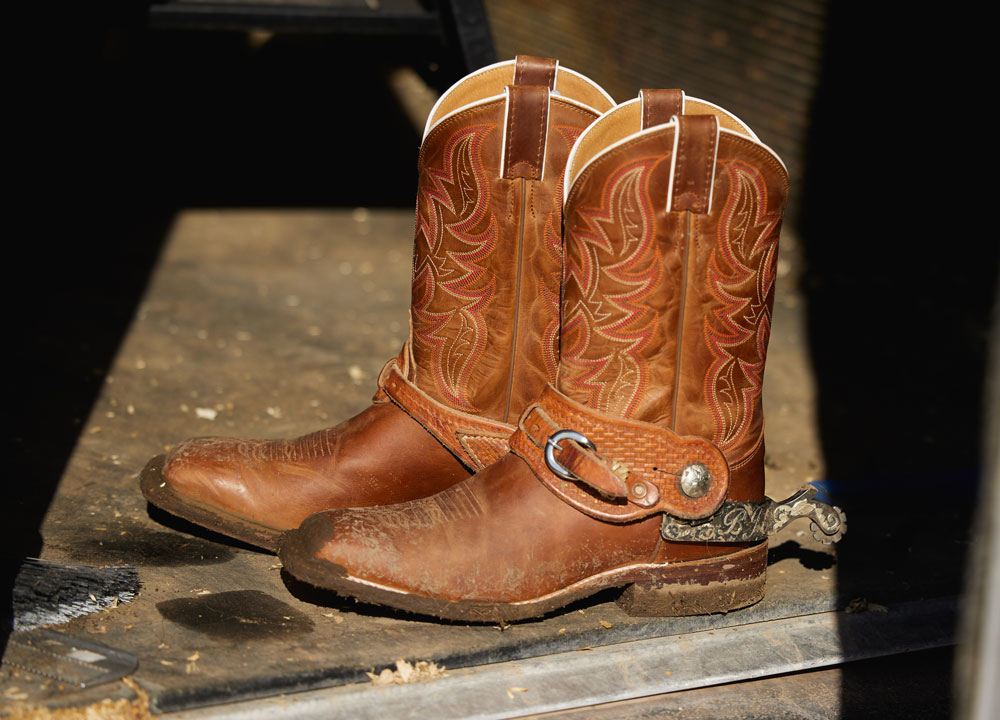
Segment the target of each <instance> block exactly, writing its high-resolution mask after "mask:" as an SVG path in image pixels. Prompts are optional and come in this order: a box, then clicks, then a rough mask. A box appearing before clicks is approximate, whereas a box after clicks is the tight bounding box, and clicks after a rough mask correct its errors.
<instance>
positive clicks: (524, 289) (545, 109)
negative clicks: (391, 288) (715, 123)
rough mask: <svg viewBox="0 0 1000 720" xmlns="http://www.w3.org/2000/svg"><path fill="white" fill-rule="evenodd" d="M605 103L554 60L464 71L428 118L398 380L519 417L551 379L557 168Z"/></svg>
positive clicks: (464, 407)
mask: <svg viewBox="0 0 1000 720" xmlns="http://www.w3.org/2000/svg"><path fill="white" fill-rule="evenodd" d="M612 105H613V102H612V101H611V99H610V98H609V97H608V96H607V94H606V93H604V91H603V90H601V89H600V88H599V87H598V86H597V85H595V84H594V83H592V82H591V81H589V80H587V79H586V78H584V77H582V76H580V75H578V74H576V73H573V72H572V71H569V70H565V69H562V68H559V67H558V65H557V64H556V63H555V61H544V60H540V59H535V58H525V57H519V58H518V59H517V60H516V61H510V62H504V63H498V64H497V65H493V66H490V67H488V68H485V69H483V70H481V71H479V72H477V73H474V74H473V75H471V76H469V77H467V78H465V79H464V80H462V81H461V82H459V83H458V84H457V85H455V86H454V87H453V88H451V89H450V90H449V91H448V92H447V93H445V95H444V96H442V98H441V100H440V101H439V102H438V103H437V105H436V106H435V107H434V109H433V111H432V112H431V115H430V117H429V118H428V122H427V128H426V131H425V136H424V141H423V143H422V146H421V150H420V159H419V166H418V167H419V188H418V196H417V211H416V223H415V225H416V228H415V239H414V257H413V291H412V292H413V294H412V306H411V308H412V309H411V321H412V332H411V337H410V343H409V350H410V353H411V355H410V357H408V358H406V360H407V362H405V363H401V364H403V365H405V366H406V379H407V380H409V381H410V382H412V383H413V384H415V385H416V386H417V387H418V388H420V390H422V391H423V392H424V393H426V394H427V395H429V396H430V397H431V398H432V399H433V400H435V401H437V402H439V403H442V404H443V405H445V406H446V407H448V408H451V409H453V410H458V411H461V412H465V413H471V414H476V415H479V416H482V417H485V418H489V419H492V420H496V421H499V422H502V423H508V422H513V421H514V420H515V419H516V418H517V417H518V415H519V414H520V413H521V411H522V410H523V409H524V407H525V406H526V405H527V404H528V403H529V402H530V401H532V400H533V399H534V398H535V397H536V396H537V395H538V393H539V392H540V391H541V389H542V388H543V387H544V386H545V384H546V383H548V382H552V381H554V379H555V373H556V368H557V357H558V343H559V339H558V338H559V286H560V280H561V274H562V238H561V228H562V190H563V188H562V179H563V171H564V168H565V165H566V160H567V157H568V156H569V152H570V149H571V148H572V146H573V144H574V142H575V141H576V139H577V137H578V136H579V135H580V133H581V132H582V131H583V130H584V128H586V127H587V126H588V125H590V123H591V122H593V120H594V119H596V118H597V117H598V115H600V113H602V112H604V111H605V110H608V109H610V107H612Z"/></svg>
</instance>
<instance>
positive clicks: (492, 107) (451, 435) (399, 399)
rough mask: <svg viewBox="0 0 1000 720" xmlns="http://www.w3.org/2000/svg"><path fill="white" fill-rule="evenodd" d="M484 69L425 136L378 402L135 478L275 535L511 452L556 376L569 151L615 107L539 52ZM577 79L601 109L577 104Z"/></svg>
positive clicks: (211, 448) (400, 495)
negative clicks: (403, 304)
mask: <svg viewBox="0 0 1000 720" xmlns="http://www.w3.org/2000/svg"><path fill="white" fill-rule="evenodd" d="M479 77H483V78H489V82H488V83H485V85H488V87H489V90H488V93H489V94H488V96H481V94H482V93H480V96H477V95H474V94H472V92H471V91H470V90H469V89H468V88H467V87H465V86H464V85H465V84H467V83H464V82H463V83H459V84H458V85H456V87H455V88H453V90H452V91H449V93H450V95H455V96H459V97H461V98H462V102H464V103H465V104H464V105H462V106H459V107H457V108H450V107H449V108H448V109H447V111H441V110H438V112H441V113H443V114H442V116H441V117H440V118H437V119H436V122H435V123H434V124H433V127H431V128H430V129H429V131H428V132H427V135H426V137H425V138H424V141H423V143H422V145H421V150H420V156H419V160H418V171H419V180H418V191H417V210H416V222H415V240H414V262H413V276H412V288H413V290H412V305H411V335H410V338H409V340H408V341H407V343H406V345H405V346H404V348H403V349H402V351H401V352H400V354H399V356H398V357H397V358H396V359H395V360H393V361H391V362H390V363H389V365H387V367H386V370H384V371H383V373H382V375H381V377H380V383H379V391H378V393H376V396H375V398H374V402H373V405H372V407H370V408H368V409H367V410H365V411H364V412H362V413H361V414H360V415H358V416H357V417H355V418H352V419H350V420H348V421H346V422H345V423H342V424H341V425H339V426H337V427H335V428H328V429H326V430H321V431H319V432H317V433H314V434H312V435H309V436H306V437H303V438H298V439H295V440H283V441H242V440H233V439H225V438H196V439H194V440H189V441H186V442H184V443H181V444H180V445H179V446H178V447H177V448H176V449H175V450H174V451H173V452H172V453H171V454H170V456H169V457H168V458H167V459H166V462H165V466H164V469H163V473H162V474H163V482H165V483H166V484H167V487H162V486H161V484H160V480H159V477H158V475H157V477H155V478H153V477H150V478H149V480H148V481H144V483H143V485H142V487H143V491H144V493H145V494H146V495H147V497H148V498H149V499H150V500H151V502H153V503H154V504H159V505H161V506H163V507H167V509H169V510H170V511H171V512H175V513H177V514H182V515H184V513H185V511H186V509H187V506H188V505H192V506H193V505H197V506H198V508H199V509H200V510H205V508H207V509H208V511H209V513H211V511H213V510H217V511H218V512H219V513H220V516H219V517H218V518H215V519H210V520H208V521H206V520H204V512H200V514H188V515H185V516H187V517H189V519H191V520H193V521H194V522H199V523H201V524H206V525H209V526H211V527H212V529H214V530H218V531H220V532H223V533H230V534H233V533H235V530H233V526H232V525H231V524H227V522H226V520H225V517H223V516H222V515H230V516H235V517H237V518H240V519H245V520H248V521H250V522H252V523H256V524H258V525H260V526H262V527H263V528H270V529H273V530H276V531H283V530H286V529H289V528H294V527H297V526H298V525H299V523H300V522H301V521H302V520H303V519H304V518H305V517H306V516H308V515H309V514H311V513H313V512H317V511H319V510H323V509H326V508H332V507H344V506H368V505H377V504H383V503H394V502H400V501H404V500H409V499H412V498H415V497H423V496H426V495H430V494H433V493H435V492H438V491H440V490H442V489H444V488H446V487H448V486H450V485H452V484H454V483H455V482H457V481H459V480H461V479H463V478H465V477H467V476H468V474H469V472H470V470H474V469H478V468H482V467H485V466H486V465H488V464H490V463H492V462H494V461H495V460H497V459H499V458H500V457H502V456H503V455H504V454H505V453H506V451H507V441H508V438H509V435H510V433H511V432H512V431H513V428H514V425H513V423H514V422H515V421H516V419H517V417H518V415H519V414H520V413H521V412H522V411H523V409H524V407H525V406H526V405H527V403H528V402H529V401H530V400H532V399H533V398H534V397H535V396H536V395H537V394H538V393H539V392H540V391H541V389H542V388H543V387H544V386H545V384H546V383H547V382H550V381H551V380H553V379H554V377H555V371H556V363H557V352H558V333H559V323H558V316H559V282H560V277H561V272H562V238H561V226H562V202H561V200H562V176H563V169H564V166H565V163H566V158H567V156H568V154H569V151H570V148H571V147H572V144H573V141H574V140H575V139H576V137H577V136H578V135H579V134H580V132H582V130H583V129H584V128H585V127H587V126H588V125H589V124H590V123H591V122H592V121H593V120H594V119H595V118H596V117H597V116H598V115H599V114H600V112H601V111H603V110H606V109H608V108H609V107H610V106H611V101H610V99H602V98H606V94H604V93H603V91H602V90H600V89H599V88H597V86H596V85H593V84H592V83H590V81H589V80H586V79H585V78H582V76H577V75H575V74H574V76H573V77H571V78H566V81H565V82H564V81H561V80H558V79H557V78H558V71H557V64H556V62H555V61H550V60H546V59H543V58H530V57H520V58H518V59H517V60H516V61H515V62H511V63H500V64H498V65H496V66H492V67H490V68H487V69H485V70H483V71H480V72H479V73H476V74H473V76H470V79H467V80H469V81H472V80H475V81H476V82H479V80H478V78H479ZM528 82H530V83H542V84H525V83H528ZM503 83H506V84H507V87H506V88H504V86H503ZM553 85H556V86H557V87H558V88H561V90H560V92H559V93H555V92H552V91H551V87H552V86H553ZM581 87H582V88H583V89H584V90H585V94H586V100H587V102H588V103H594V102H599V103H605V106H603V107H598V108H592V107H590V106H588V105H587V104H586V103H584V102H582V101H577V100H575V99H574V97H573V96H574V94H575V93H574V91H575V90H576V89H579V88H581ZM450 95H448V94H446V96H445V97H443V98H442V101H441V102H442V103H444V105H445V106H447V104H448V102H451V100H450ZM452 104H454V103H452ZM432 119H435V118H433V117H432ZM429 124H430V123H429ZM166 491H170V492H172V493H173V494H174V495H173V496H172V497H171V498H167V499H164V498H163V494H164V493H165V492H166ZM178 497H179V498H180V499H179V500H178V499H177V498H178ZM168 506H169V507H168ZM258 537H259V536H258V535H255V536H254V537H253V538H249V537H243V539H245V540H247V541H249V542H256V541H257V538H258ZM274 537H275V539H276V535H275V536H274Z"/></svg>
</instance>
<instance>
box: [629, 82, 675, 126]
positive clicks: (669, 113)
mask: <svg viewBox="0 0 1000 720" xmlns="http://www.w3.org/2000/svg"><path fill="white" fill-rule="evenodd" d="M639 101H640V102H641V103H642V129H643V130H645V129H646V128H651V127H654V126H656V125H664V124H666V123H668V122H670V119H671V118H673V117H674V116H675V115H683V114H684V91H683V90H640V91H639Z"/></svg>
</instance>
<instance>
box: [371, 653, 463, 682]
mask: <svg viewBox="0 0 1000 720" xmlns="http://www.w3.org/2000/svg"><path fill="white" fill-rule="evenodd" d="M365 675H367V676H368V677H369V678H370V679H371V681H372V683H373V684H375V685H406V684H407V683H415V682H427V681H428V680H436V679H437V678H439V677H444V676H445V675H446V673H445V669H444V668H443V667H439V666H438V665H437V664H436V663H434V662H433V661H430V660H417V662H415V663H409V662H407V661H406V660H402V659H400V660H397V661H396V669H395V670H393V669H392V668H385V669H384V670H382V672H380V673H379V674H378V675H376V674H375V673H373V672H369V673H365Z"/></svg>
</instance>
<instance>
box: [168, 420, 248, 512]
mask: <svg viewBox="0 0 1000 720" xmlns="http://www.w3.org/2000/svg"><path fill="white" fill-rule="evenodd" d="M240 444H241V443H240V442H239V441H237V440H231V439H228V438H215V437H204V438H193V439H191V440H185V441H184V442H182V443H180V444H179V445H177V447H176V448H174V450H173V451H172V452H171V453H170V454H169V455H168V456H167V459H166V461H165V462H164V465H163V479H164V480H165V481H166V482H167V484H168V485H169V486H170V487H171V489H173V490H174V492H176V493H178V494H179V495H181V496H183V497H184V498H187V499H190V500H195V501H198V502H203V503H208V504H211V505H217V506H220V507H225V508H227V509H230V510H235V509H238V507H239V503H238V502H237V501H236V499H237V498H239V497H242V496H244V495H245V494H246V488H245V484H244V482H243V478H244V470H245V468H244V467H243V463H242V462H240V460H239V453H238V446H239V445H240ZM234 506H235V507H234Z"/></svg>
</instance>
